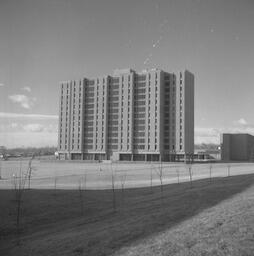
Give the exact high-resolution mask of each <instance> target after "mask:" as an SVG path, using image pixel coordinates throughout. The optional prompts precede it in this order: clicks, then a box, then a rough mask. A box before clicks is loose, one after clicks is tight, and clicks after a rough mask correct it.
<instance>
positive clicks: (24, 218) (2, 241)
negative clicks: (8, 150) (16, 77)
mask: <svg viewBox="0 0 254 256" xmlns="http://www.w3.org/2000/svg"><path fill="white" fill-rule="evenodd" d="M27 166H28V161H27V160H24V161H22V162H19V161H6V162H2V163H1V176H2V178H3V179H2V180H0V203H1V205H0V255H20V256H26V255H45V256H46V255H47V256H48V255H68V256H69V255H70V256H72V255H73V256H74V255H89V256H90V255H91V256H93V255H94V256H97V255H98V256H100V255H115V256H117V255H126V256H127V255H128V256H129V255H148V256H150V255H151V256H152V255H195V256H196V255H211V256H212V255H225V256H226V255H235V256H239V255H245V256H246V255H249V256H251V255H253V251H254V215H253V212H254V171H253V170H254V165H253V164H249V163H245V164H244V163H242V164H237V163H235V164H233V163H231V164H230V165H229V164H212V165H210V164H199V165H197V164H196V165H192V166H191V167H190V166H188V165H184V164H181V163H178V164H175V163H174V164H166V163H163V164H162V166H160V164H159V163H152V164H151V163H128V164H127V163H121V164H112V165H111V164H106V163H100V164H93V163H70V162H68V163H63V162H46V161H41V162H40V161H38V160H35V161H33V163H32V167H33V168H34V171H33V175H32V181H31V187H32V189H26V190H24V193H23V197H22V201H21V215H20V224H19V229H17V226H16V224H17V223H16V220H17V202H18V201H17V200H16V194H15V190H14V183H13V181H14V177H16V178H17V177H19V175H20V174H22V173H25V172H26V170H27ZM189 168H191V169H189ZM160 170H161V171H162V172H161V173H162V174H163V175H162V184H163V186H161V183H160V175H159V174H160ZM190 170H191V173H192V178H193V181H192V182H190V176H189V171H190ZM151 177H152V178H151ZM112 178H113V180H114V191H113V190H112ZM178 181H179V183H178ZM26 187H27V186H26ZM41 188H43V189H41ZM116 188H118V189H116Z"/></svg>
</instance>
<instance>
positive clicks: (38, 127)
mask: <svg viewBox="0 0 254 256" xmlns="http://www.w3.org/2000/svg"><path fill="white" fill-rule="evenodd" d="M22 128H23V130H24V131H25V132H47V133H52V132H57V131H58V125H57V124H39V123H32V124H25V125H23V127H22Z"/></svg>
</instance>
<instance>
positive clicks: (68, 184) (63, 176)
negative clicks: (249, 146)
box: [0, 160, 254, 189]
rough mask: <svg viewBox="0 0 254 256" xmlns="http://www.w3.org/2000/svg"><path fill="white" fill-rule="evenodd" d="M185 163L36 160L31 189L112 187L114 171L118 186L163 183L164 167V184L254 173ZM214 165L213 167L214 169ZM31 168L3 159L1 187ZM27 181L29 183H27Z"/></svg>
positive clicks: (246, 166) (244, 166)
mask: <svg viewBox="0 0 254 256" xmlns="http://www.w3.org/2000/svg"><path fill="white" fill-rule="evenodd" d="M189 167H190V166H189V165H185V164H183V163H162V164H161V165H160V163H155V162H154V163H138V162H135V163H126V162H125V163H113V164H110V163H76V162H62V161H56V162H54V161H52V162H46V161H38V160H34V161H33V162H32V168H33V171H32V178H31V188H38V189H39V188H42V189H54V188H55V186H56V188H57V189H78V187H79V186H80V185H81V186H82V188H85V189H108V188H111V186H112V174H113V176H114V180H115V187H116V188H121V186H122V184H123V185H124V187H125V188H127V187H128V188H130V187H145V186H150V184H151V181H152V184H153V186H155V185H159V184H160V178H159V176H160V175H159V174H160V170H162V181H163V184H170V183H177V182H178V178H179V182H185V181H189V180H190V175H189V173H190V170H191V172H192V179H193V180H197V179H204V178H209V177H210V170H211V175H212V177H224V176H228V174H229V175H240V174H249V173H254V163H230V164H224V163H223V164H222V163H214V164H193V165H191V169H189ZM210 168H211V169H210ZM27 169H28V160H24V161H1V162H0V170H1V176H2V179H1V180H0V189H8V188H9V189H10V188H13V187H14V182H15V180H16V182H17V180H19V178H18V177H20V174H21V176H22V177H24V175H25V173H26V172H27ZM151 177H152V178H151ZM26 184H28V183H27V182H26Z"/></svg>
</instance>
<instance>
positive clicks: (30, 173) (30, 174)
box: [27, 155, 35, 189]
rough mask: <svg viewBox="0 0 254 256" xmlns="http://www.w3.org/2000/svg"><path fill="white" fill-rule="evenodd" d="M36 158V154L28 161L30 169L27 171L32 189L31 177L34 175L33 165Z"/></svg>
mask: <svg viewBox="0 0 254 256" xmlns="http://www.w3.org/2000/svg"><path fill="white" fill-rule="evenodd" d="M33 159H34V155H33V156H32V158H31V159H30V160H29V162H28V170H27V173H28V189H30V187H31V177H32V172H33V170H35V169H34V168H33V167H32V161H33Z"/></svg>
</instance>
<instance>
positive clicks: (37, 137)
mask: <svg viewBox="0 0 254 256" xmlns="http://www.w3.org/2000/svg"><path fill="white" fill-rule="evenodd" d="M57 138H58V136H57V133H47V132H42V133H40V134H38V133H37V132H21V131H19V132H15V133H14V132H5V133H1V132H0V141H1V143H2V145H5V146H6V147H7V148H15V147H22V146H23V147H44V146H45V147H46V146H56V145H57Z"/></svg>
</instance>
